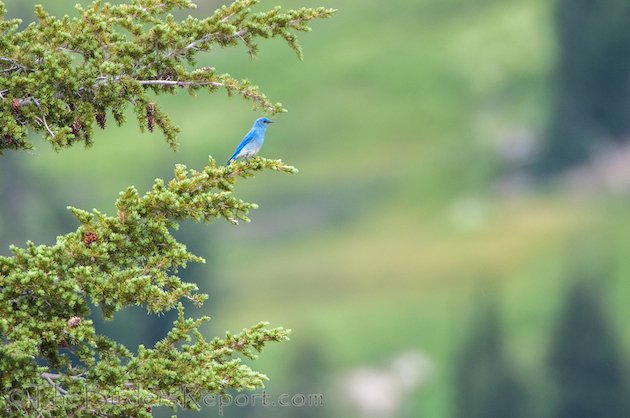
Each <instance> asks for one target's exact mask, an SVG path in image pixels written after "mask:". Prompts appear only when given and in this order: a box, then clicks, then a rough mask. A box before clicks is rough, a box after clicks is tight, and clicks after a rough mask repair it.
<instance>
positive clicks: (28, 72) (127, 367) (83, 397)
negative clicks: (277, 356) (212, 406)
mask: <svg viewBox="0 0 630 418" xmlns="http://www.w3.org/2000/svg"><path fill="white" fill-rule="evenodd" d="M255 3H257V1H256V0H237V1H235V2H234V3H232V4H231V5H228V6H223V7H221V8H219V9H218V10H217V11H216V12H215V13H214V14H213V15H212V16H210V17H208V18H205V19H197V18H193V17H188V18H187V19H185V20H182V21H178V20H176V19H175V18H173V16H171V15H170V14H169V12H171V11H172V10H174V9H175V8H192V7H194V4H193V3H192V2H191V1H188V0H132V1H131V3H130V4H122V5H110V4H108V3H105V4H102V3H101V2H98V1H96V2H94V3H92V5H91V6H90V7H89V8H87V9H83V8H81V7H80V6H77V9H78V11H79V14H80V16H79V17H77V18H73V19H70V18H69V17H67V16H65V17H63V18H62V19H56V18H54V17H52V16H50V15H48V14H47V13H46V12H45V11H44V10H43V8H41V7H38V8H37V10H36V12H37V16H38V19H39V20H38V22H36V23H33V24H31V25H29V26H28V27H27V28H26V29H25V30H23V31H21V32H20V31H17V29H16V28H17V25H18V23H19V22H18V21H16V20H4V19H2V20H0V31H1V33H2V35H1V36H0V124H1V126H2V138H0V144H1V146H0V150H1V149H2V148H4V149H7V148H12V149H30V148H31V147H32V144H31V143H30V142H28V139H27V134H28V133H29V131H36V132H43V133H44V136H45V137H46V139H47V140H48V141H49V142H50V143H51V144H52V146H53V147H54V148H55V149H63V148H66V147H69V146H71V145H73V144H74V143H76V142H78V141H81V142H83V143H84V144H86V145H89V144H91V141H92V126H93V124H94V123H97V124H99V125H100V126H101V127H104V126H105V120H106V116H105V115H106V114H107V112H108V111H109V112H111V113H112V114H113V116H114V119H115V120H116V121H117V122H118V123H123V122H124V110H125V107H126V106H127V105H131V106H133V108H134V110H135V113H136V116H137V118H138V122H139V124H140V127H141V128H143V127H147V128H149V129H152V128H153V126H155V125H157V126H158V127H159V128H161V129H162V131H163V132H164V134H165V136H166V139H167V141H168V143H169V144H170V145H171V146H172V147H175V146H176V135H177V132H178V130H177V128H176V127H175V126H174V125H173V124H172V123H171V122H170V120H169V119H168V117H167V116H166V115H165V114H163V113H162V112H161V111H160V110H159V109H158V108H157V106H156V104H155V103H153V102H151V101H150V100H149V97H150V96H149V95H150V93H156V94H159V93H173V92H174V91H176V90H177V89H178V88H186V89H188V90H189V91H195V90H198V89H202V88H205V89H208V90H209V91H210V92H212V91H215V90H217V89H219V88H224V89H226V90H227V91H228V93H238V94H240V95H242V96H243V97H244V98H246V99H248V100H250V101H252V102H253V103H254V105H255V106H256V107H259V108H262V109H263V110H265V111H267V112H268V113H274V112H279V111H281V110H282V108H281V106H280V105H279V104H273V103H271V102H270V101H269V100H268V99H267V98H266V97H265V96H264V94H262V93H261V92H260V91H259V90H258V88H257V87H255V86H252V85H251V84H250V83H249V82H248V81H239V80H236V79H234V78H232V77H231V76H229V75H228V74H220V73H217V72H215V70H214V69H212V68H195V67H194V63H195V54H196V53H197V52H199V51H208V50H209V49H210V48H211V47H213V46H215V45H218V46H233V45H237V44H238V43H239V42H242V43H244V44H245V45H246V47H247V49H248V51H249V53H250V54H252V55H253V54H255V53H256V40H257V38H271V37H275V36H280V37H282V38H284V39H285V40H286V41H287V42H288V44H289V45H290V46H291V47H292V48H293V49H294V50H295V51H296V52H297V53H298V56H301V51H300V48H299V46H298V44H297V41H296V38H295V35H294V33H293V32H294V31H304V30H308V29H309V27H308V26H307V24H308V22H309V21H311V20H313V19H315V18H324V17H328V16H330V15H331V14H332V13H333V10H330V9H323V8H317V9H311V8H303V9H300V10H288V11H282V10H280V9H279V8H274V9H272V10H271V11H267V12H259V13H254V12H252V11H251V10H250V6H252V5H254V4H255ZM5 12H6V10H5V8H4V5H3V4H2V2H1V1H0V14H1V15H2V16H4V14H5ZM263 170H276V171H280V172H285V173H295V172H296V171H297V170H296V169H295V168H293V167H291V166H288V165H285V164H284V163H282V162H281V161H280V160H270V159H265V158H261V157H256V158H253V159H250V160H247V161H237V162H234V163H232V164H231V165H229V166H228V167H223V166H219V165H217V164H216V163H215V161H214V160H213V159H212V158H211V157H210V159H209V163H208V165H207V166H206V167H204V168H203V170H201V171H195V170H189V169H187V168H186V167H185V166H183V165H178V166H176V168H175V175H174V178H173V179H172V180H171V181H169V182H168V183H165V182H164V181H163V180H161V179H157V180H156V181H155V184H154V185H153V188H152V190H150V191H148V192H147V193H145V194H144V195H141V194H139V192H138V191H137V190H136V189H135V188H134V187H129V188H128V189H127V190H125V191H123V192H121V194H120V196H119V198H118V200H117V201H116V209H117V213H116V215H115V216H108V215H106V214H104V213H101V212H99V211H97V210H94V211H93V212H87V211H83V210H80V209H77V208H72V207H71V208H69V210H70V211H71V212H72V213H73V215H74V216H75V217H76V218H77V220H78V222H79V224H80V226H79V227H78V229H77V230H76V231H75V232H72V233H69V234H67V235H64V236H60V237H58V238H57V242H56V244H54V245H52V246H44V245H40V246H36V245H35V244H33V243H31V242H29V243H27V246H26V248H18V247H16V246H11V251H12V252H13V255H12V256H10V257H0V335H1V336H2V350H1V351H0V385H1V387H0V393H1V395H2V396H0V413H1V414H2V416H46V417H48V416H50V417H52V416H54V417H63V416H77V417H92V416H107V417H128V416H134V417H149V416H151V415H152V407H154V406H170V407H173V408H174V409H175V410H176V409H177V408H186V409H199V408H200V406H201V405H200V404H199V403H198V400H199V396H201V395H204V394H217V395H219V394H222V393H224V392H225V391H226V390H228V389H236V390H242V389H254V388H257V387H261V386H262V385H263V383H264V381H265V380H266V376H265V375H263V374H261V373H259V372H256V371H254V370H252V369H251V368H250V367H249V366H246V365H244V364H243V363H242V362H241V359H242V357H246V358H250V359H254V358H255V357H256V353H257V352H259V351H260V350H261V349H262V348H263V347H264V345H265V344H266V343H268V342H272V341H283V340H286V339H287V335H288V331H287V330H285V329H283V328H269V327H268V325H267V324H266V323H259V324H257V325H255V326H253V327H250V328H247V329H244V330H243V331H242V332H240V333H237V334H230V333H228V334H227V335H226V336H225V337H224V338H214V339H210V340H208V339H206V338H205V337H204V336H203V335H202V334H201V333H200V331H199V327H200V326H201V324H202V323H204V322H205V321H207V320H208V319H209V318H207V317H202V318H200V319H190V318H187V317H186V316H185V314H184V307H183V304H182V301H187V302H191V303H194V304H195V305H197V306H199V305H201V304H202V303H203V301H204V300H205V299H206V295H204V294H201V293H199V292H198V288H197V286H196V285H195V284H193V283H186V282H183V281H182V280H181V279H180V278H179V277H178V276H177V273H178V269H180V268H184V267H185V266H186V264H187V263H189V262H203V259H202V258H200V257H198V256H196V255H194V254H192V253H190V252H188V251H187V250H186V247H185V246H184V245H183V244H181V243H179V242H177V241H176V240H175V238H174V237H173V236H172V235H171V233H170V232H171V231H172V230H174V229H177V227H178V223H179V222H180V221H184V220H194V221H200V222H211V221H213V220H215V219H218V218H223V219H225V220H227V221H228V222H230V223H233V224H236V223H238V222H239V221H240V220H244V221H249V219H248V218H247V214H248V212H249V210H250V209H253V208H255V207H256V205H255V204H253V203H249V202H244V201H242V200H240V199H238V198H237V197H235V196H234V193H233V192H234V185H235V183H236V181H237V179H240V178H250V177H253V176H254V175H255V174H256V173H257V172H260V171H263ZM90 303H92V304H94V305H96V306H99V307H100V308H101V310H102V312H103V315H104V316H105V317H106V318H112V316H113V315H114V314H115V313H116V312H117V311H119V310H120V309H122V308H124V307H126V306H130V305H140V306H145V307H146V309H147V311H149V312H152V313H157V314H160V313H163V312H166V311H168V310H171V309H177V310H178V312H179V315H178V318H177V320H176V321H175V322H174V325H173V328H172V330H171V331H170V332H169V333H168V335H167V336H166V337H165V338H164V339H163V340H161V341H159V342H158V343H157V344H156V345H155V346H154V347H153V348H147V347H144V346H140V347H138V350H137V354H134V353H133V352H132V351H130V350H129V349H127V348H126V347H124V346H123V345H121V344H119V343H117V342H116V341H113V340H112V339H110V338H107V337H105V336H103V335H100V334H98V333H97V332H96V330H95V329H94V326H93V323H92V321H91V320H90V319H89V317H90Z"/></svg>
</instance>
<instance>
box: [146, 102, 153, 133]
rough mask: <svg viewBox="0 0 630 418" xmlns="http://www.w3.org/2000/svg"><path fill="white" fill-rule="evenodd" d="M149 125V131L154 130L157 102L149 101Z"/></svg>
mask: <svg viewBox="0 0 630 418" xmlns="http://www.w3.org/2000/svg"><path fill="white" fill-rule="evenodd" d="M147 127H148V128H149V132H153V129H154V128H155V103H149V104H148V105H147Z"/></svg>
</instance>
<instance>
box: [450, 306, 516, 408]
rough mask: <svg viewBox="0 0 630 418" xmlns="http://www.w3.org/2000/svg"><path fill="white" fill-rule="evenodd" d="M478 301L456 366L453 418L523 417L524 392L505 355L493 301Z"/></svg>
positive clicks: (498, 319)
mask: <svg viewBox="0 0 630 418" xmlns="http://www.w3.org/2000/svg"><path fill="white" fill-rule="evenodd" d="M480 299H481V300H479V301H478V303H477V304H476V305H477V306H478V307H479V308H478V311H477V312H476V315H475V317H474V320H473V322H472V324H471V325H472V332H471V333H470V336H469V339H468V341H467V342H466V343H465V345H464V347H463V348H462V351H461V354H460V356H459V361H458V363H457V370H456V382H455V387H456V395H455V396H456V399H455V400H456V403H455V407H456V408H455V414H454V416H455V417H456V418H505V417H512V418H518V417H526V416H527V410H526V408H527V399H526V393H525V390H524V388H523V386H522V384H521V382H520V381H519V379H518V377H517V376H516V373H515V370H514V368H513V366H512V365H511V364H510V359H509V357H508V355H507V353H506V352H505V348H504V344H503V335H502V331H501V325H500V318H499V315H498V312H497V307H496V302H495V301H494V300H488V299H486V297H484V298H480Z"/></svg>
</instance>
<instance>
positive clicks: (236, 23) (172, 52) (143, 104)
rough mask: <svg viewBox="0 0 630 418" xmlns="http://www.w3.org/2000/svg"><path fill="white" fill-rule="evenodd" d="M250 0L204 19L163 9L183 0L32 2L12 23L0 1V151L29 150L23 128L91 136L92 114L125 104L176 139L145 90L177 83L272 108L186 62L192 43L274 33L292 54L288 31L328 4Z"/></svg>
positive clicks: (252, 42)
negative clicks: (50, 6)
mask: <svg viewBox="0 0 630 418" xmlns="http://www.w3.org/2000/svg"><path fill="white" fill-rule="evenodd" d="M258 1H259V0H236V1H235V2H234V3H232V4H230V5H227V6H223V7H221V8H219V9H217V10H216V11H215V13H214V14H213V15H212V16H210V17H207V18H204V19H197V18H193V17H188V18H187V19H184V20H181V21H178V20H176V19H175V18H174V17H173V16H172V14H170V12H172V11H173V10H175V9H178V8H180V9H190V8H193V7H195V4H194V3H193V2H192V1H190V0H132V1H131V4H122V5H112V4H109V3H101V2H100V1H95V2H93V3H92V5H91V6H89V7H87V8H83V7H81V6H79V5H77V11H78V13H79V16H78V17H74V18H70V17H68V16H64V17H63V18H61V19H57V18H55V17H53V16H51V15H49V14H48V13H46V11H45V10H44V9H43V7H41V6H38V7H37V8H36V14H37V18H38V20H37V22H34V23H32V24H31V25H29V26H28V27H27V28H26V29H25V30H23V31H18V30H17V27H18V24H19V21H18V20H6V19H4V16H5V14H6V10H5V7H4V4H3V3H2V2H0V34H1V36H0V99H1V100H0V124H1V125H2V132H0V151H1V150H2V149H7V148H8V149H30V148H32V144H31V143H30V142H29V141H28V138H27V134H28V133H29V131H35V132H42V133H44V135H45V137H46V139H47V140H48V141H49V142H50V143H51V144H52V145H53V147H54V148H55V149H57V150H58V149H62V148H66V147H69V146H72V145H73V144H75V143H76V142H82V143H84V144H85V145H90V144H91V143H92V136H93V135H92V133H93V126H94V123H97V124H98V125H99V126H100V127H101V128H104V127H105V125H106V120H107V112H110V113H111V114H112V115H113V117H114V119H115V121H116V122H117V123H118V124H122V123H124V122H125V109H126V108H127V107H129V106H131V107H132V108H133V110H134V112H135V115H136V117H137V119H138V124H139V126H140V129H142V130H144V129H145V128H148V129H149V130H153V127H154V126H155V125H157V126H158V128H160V129H161V130H162V132H163V133H164V135H165V137H166V140H167V141H168V143H169V145H170V146H171V147H173V148H175V147H176V146H177V142H176V138H177V134H178V132H179V130H178V128H177V127H176V126H175V125H174V124H173V123H172V122H171V121H170V119H169V117H168V116H167V115H166V114H164V113H163V112H161V111H160V109H159V108H158V107H157V106H156V105H155V103H153V102H152V101H151V97H152V94H155V95H159V94H162V93H175V92H176V91H177V90H179V89H186V90H187V91H188V92H190V93H193V92H195V91H197V90H200V89H206V90H208V91H209V92H214V91H216V90H219V89H225V90H226V91H227V93H228V94H238V95H241V96H242V97H243V98H245V99H247V100H249V101H251V102H252V103H253V106H254V108H257V109H260V110H262V111H264V112H268V113H277V112H281V111H282V110H283V109H282V106H281V105H280V104H279V103H272V102H271V101H269V100H268V99H267V97H266V96H265V95H264V94H263V93H262V92H261V91H260V90H259V89H258V87H257V86H255V85H253V84H251V82H250V81H248V80H237V79H235V78H233V77H231V76H230V75H229V74H222V73H219V72H217V71H216V69H215V68H210V67H199V68H197V67H196V65H195V64H196V61H195V57H196V55H197V54H198V53H199V52H202V51H209V50H211V48H213V47H214V46H219V47H229V46H236V45H238V44H239V43H243V44H244V45H245V46H246V48H247V50H248V51H249V53H250V55H252V56H254V55H256V51H257V41H258V39H260V38H263V39H269V38H274V37H280V38H283V39H284V40H285V41H286V42H287V43H288V45H289V46H290V47H291V48H292V49H293V50H294V51H295V52H296V53H297V55H298V57H301V50H300V47H299V45H298V43H297V38H296V36H295V33H294V32H296V31H308V30H310V28H309V26H308V23H309V22H310V21H311V20H313V19H318V18H326V17H329V16H331V14H332V13H333V12H334V11H333V10H332V9H324V8H302V9H299V10H288V11H283V10H281V9H280V8H273V9H272V10H270V11H266V12H257V13H254V12H252V11H251V9H250V7H251V6H253V5H255V4H256V3H258Z"/></svg>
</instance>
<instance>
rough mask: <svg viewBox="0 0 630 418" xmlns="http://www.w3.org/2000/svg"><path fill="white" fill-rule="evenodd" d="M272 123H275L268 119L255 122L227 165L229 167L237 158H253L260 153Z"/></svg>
mask: <svg viewBox="0 0 630 418" xmlns="http://www.w3.org/2000/svg"><path fill="white" fill-rule="evenodd" d="M270 123H273V122H272V121H270V120H269V119H267V118H264V117H263V118H259V119H256V121H255V122H254V126H252V129H251V130H250V131H249V132H247V135H245V136H244V137H243V139H242V140H241V143H240V144H238V147H236V151H234V154H233V155H232V157H230V159H229V160H228V162H227V163H225V165H226V166H227V165H229V164H230V163H231V162H232V161H234V160H236V159H237V158H241V157H245V158H249V157H253V156H254V155H256V154H257V153H258V151H260V149H261V148H262V146H263V143H264V142H265V131H266V130H267V126H269V124H270Z"/></svg>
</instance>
